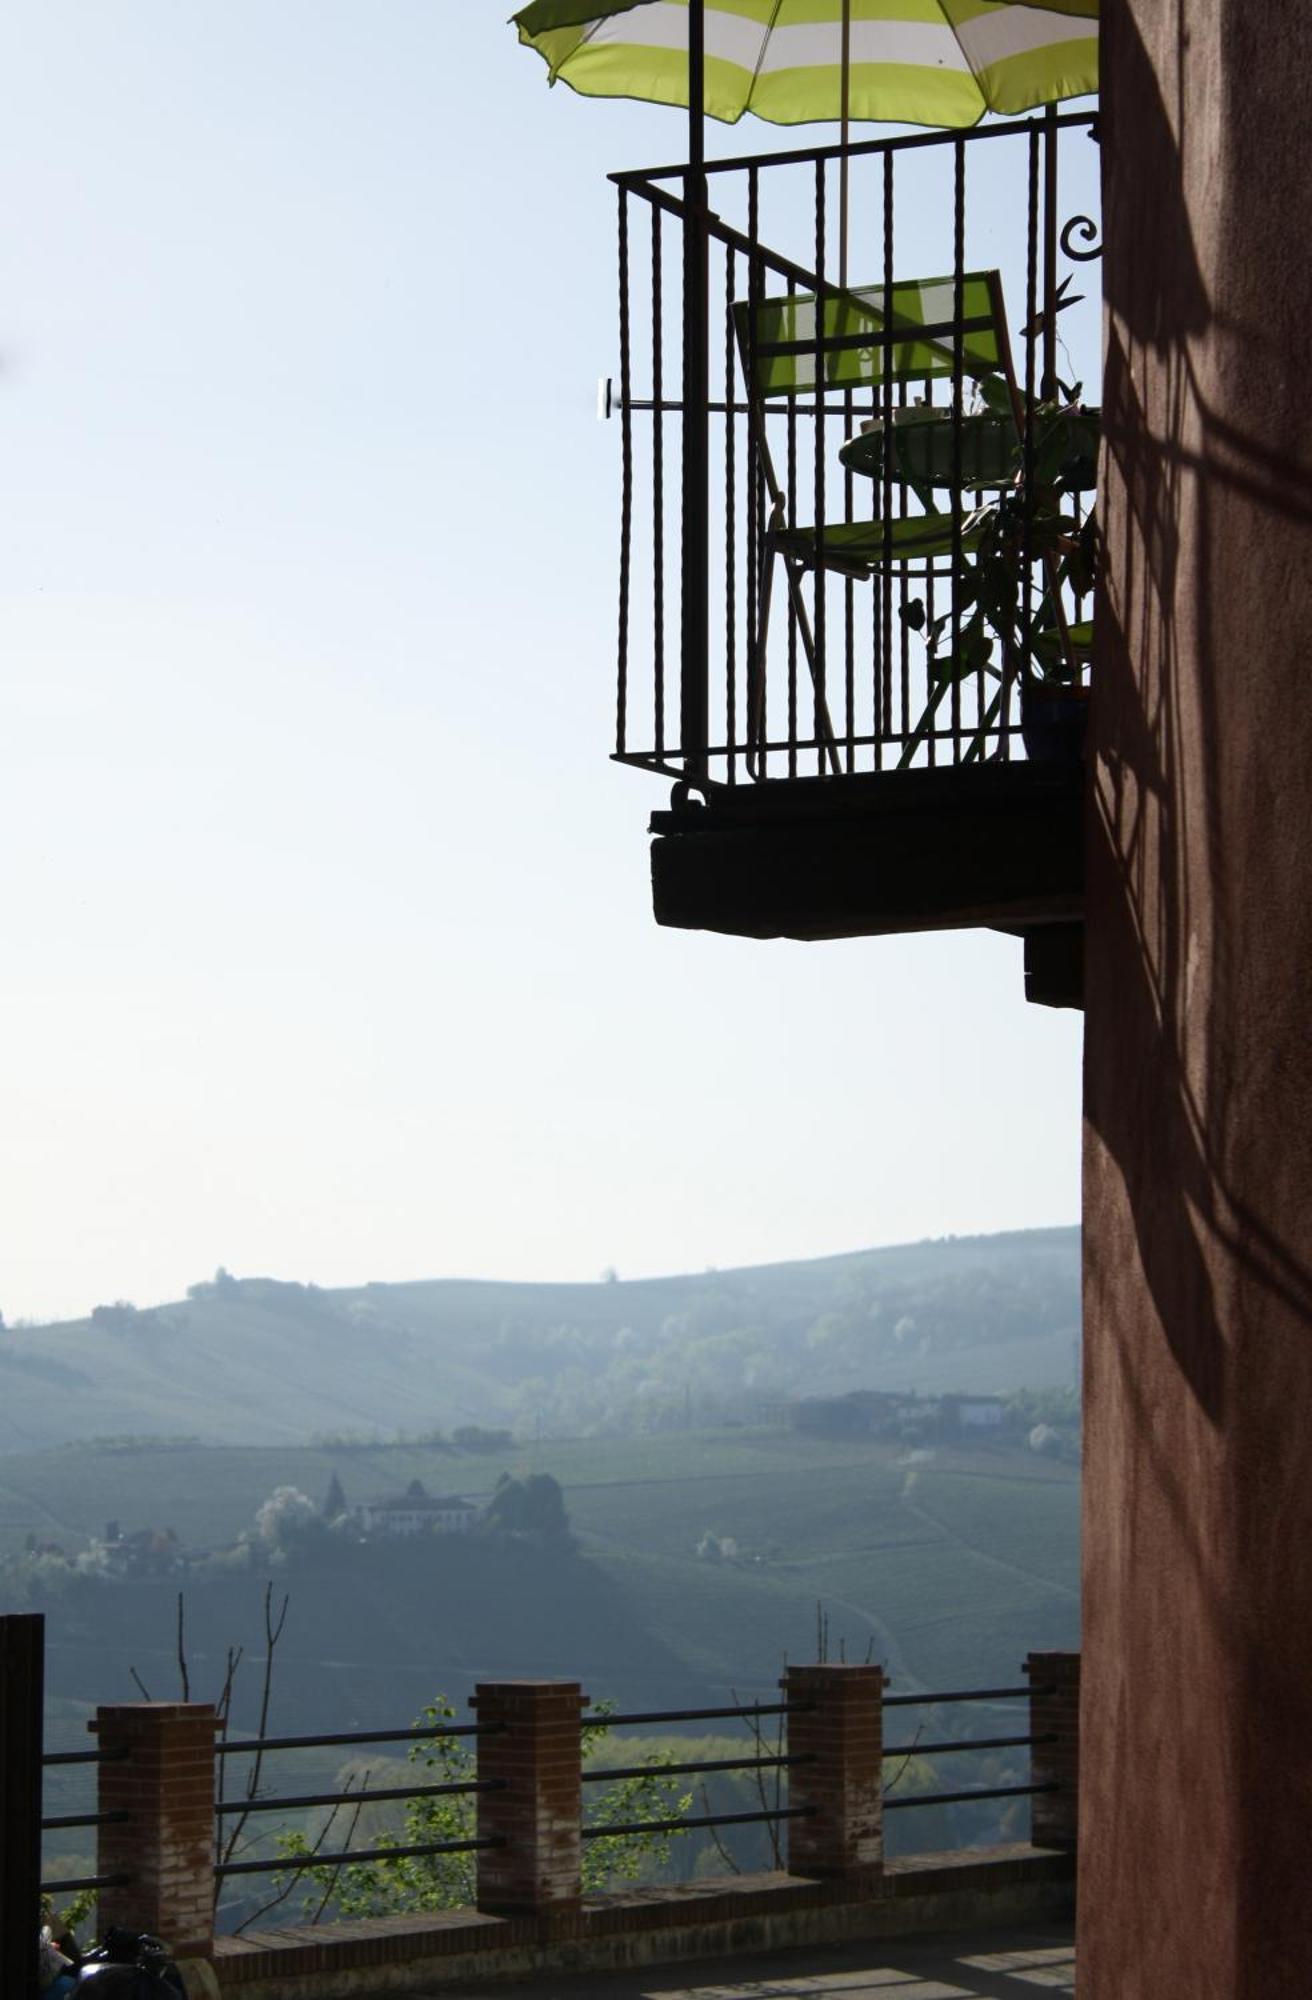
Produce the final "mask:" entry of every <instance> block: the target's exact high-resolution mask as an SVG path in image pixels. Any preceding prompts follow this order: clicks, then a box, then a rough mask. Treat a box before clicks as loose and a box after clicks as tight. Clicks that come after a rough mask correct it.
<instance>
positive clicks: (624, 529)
mask: <svg viewBox="0 0 1312 2000" xmlns="http://www.w3.org/2000/svg"><path fill="white" fill-rule="evenodd" d="M619 233H620V245H619V255H620V614H619V635H618V654H619V673H618V685H617V688H616V694H615V749H616V753H617V755H619V756H621V757H622V756H623V755H624V752H625V749H626V747H627V721H628V708H629V587H630V574H631V568H630V565H631V546H632V540H633V411H632V409H631V407H630V404H631V401H632V396H631V389H632V382H631V370H632V360H631V355H630V346H631V340H630V330H629V191H628V189H627V188H623V187H622V188H621V189H620V190H619Z"/></svg>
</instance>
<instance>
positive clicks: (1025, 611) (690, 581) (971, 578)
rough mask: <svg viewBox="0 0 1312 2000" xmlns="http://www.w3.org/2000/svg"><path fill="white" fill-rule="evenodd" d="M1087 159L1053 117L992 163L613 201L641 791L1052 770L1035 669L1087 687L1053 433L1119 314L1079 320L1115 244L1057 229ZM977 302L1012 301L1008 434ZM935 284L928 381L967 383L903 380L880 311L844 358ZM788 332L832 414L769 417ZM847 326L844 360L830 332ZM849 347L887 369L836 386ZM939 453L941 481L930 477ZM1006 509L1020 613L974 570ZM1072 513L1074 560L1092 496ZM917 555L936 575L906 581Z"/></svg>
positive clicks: (631, 657)
mask: <svg viewBox="0 0 1312 2000" xmlns="http://www.w3.org/2000/svg"><path fill="white" fill-rule="evenodd" d="M1091 135H1092V136H1096V121H1095V119H1094V117H1093V116H1092V115H1090V114H1084V113H1079V112H1060V113H1059V112H1058V111H1056V110H1055V109H1050V110H1049V111H1048V112H1047V113H1045V114H1042V115H1040V116H1038V117H1034V118H1029V119H1022V120H1016V121H1011V122H1008V123H998V124H992V125H985V126H982V127H979V128H977V129H975V130H973V131H970V132H965V133H947V134H941V133H930V134H925V133H920V134H915V135H913V136H910V137H899V138H891V139H876V140H870V141H867V142H863V143H860V144H856V145H852V146H850V147H848V148H846V149H844V148H839V147H817V148H807V149H798V150H793V151H789V152H783V153H776V154H768V155H762V156H754V157H743V158H735V159H727V160H719V161H708V162H707V163H706V165H705V173H704V178H702V177H700V176H698V175H697V174H694V173H693V172H691V171H690V170H689V169H688V168H687V167H683V166H672V167H663V168H658V169H653V170H649V171H645V172H633V173H624V174H616V175H614V176H613V177H612V178H613V179H614V181H615V183H616V186H617V189H618V203H619V217H618V225H619V239H618V244H619V264H618V276H619V372H618V378H617V382H616V383H615V384H612V385H608V394H607V405H608V408H610V409H611V410H613V411H614V412H615V413H616V414H618V417H619V424H620V459H621V505H620V552H619V613H618V682H617V706H616V743H615V756H616V757H617V759H618V760H619V761H621V762H625V763H630V764H634V765H637V766H639V767H642V768H645V769H648V770H652V771H655V772H660V773H663V774H664V775H666V776H668V777H670V778H673V779H675V780H676V781H682V782H687V783H691V784H693V785H696V786H698V787H700V788H703V789H704V788H705V787H706V786H707V785H714V784H735V783H741V782H752V781H761V780H767V779H771V778H795V777H798V776H804V775H811V776H815V777H821V778H838V777H844V776H852V775H856V774H858V773H868V772H879V771H886V770H890V769H894V768H897V767H899V766H916V767H920V766H925V765H932V764H939V763H945V764H960V763H965V762H977V761H983V760H986V759H987V760H995V761H998V760H1000V761H1006V760H1010V759H1012V758H1020V757H1024V755H1025V754H1026V752H1025V747H1024V740H1023V737H1024V721H1023V716H1022V691H1023V689H1024V688H1025V687H1026V686H1027V685H1028V684H1029V683H1030V682H1031V681H1032V680H1034V679H1036V678H1037V677H1038V675H1039V670H1040V668H1042V669H1043V672H1044V675H1045V677H1049V678H1050V677H1051V674H1052V672H1053V668H1054V658H1055V650H1054V649H1060V653H1061V664H1062V668H1063V673H1064V678H1065V680H1066V682H1067V683H1068V684H1074V685H1076V686H1078V685H1079V681H1080V674H1081V658H1082V648H1083V645H1084V640H1083V633H1084V630H1085V626H1086V623H1087V617H1088V605H1087V603H1086V602H1085V600H1084V598H1083V596H1082V595H1081V594H1080V592H1079V591H1078V590H1077V589H1075V588H1074V587H1073V586H1072V584H1071V582H1070V580H1069V579H1066V578H1063V577H1062V575H1060V574H1059V564H1058V562H1057V560H1056V558H1055V557H1054V555H1053V533H1052V527H1051V523H1050V522H1045V520H1043V519H1041V518H1040V517H1039V516H1038V515H1037V514H1036V512H1035V508H1036V506H1037V502H1038V499H1039V497H1040V496H1041V495H1042V494H1043V492H1044V491H1046V489H1045V487H1044V486H1043V484H1042V479H1046V478H1047V477H1048V471H1047V470H1046V469H1045V465H1046V458H1047V457H1048V456H1049V455H1050V454H1049V452H1048V444H1047V440H1048V439H1049V438H1050V436H1051V434H1052V424H1053V421H1054V419H1053V416H1052V412H1053V411H1054V410H1055V409H1056V408H1058V407H1059V406H1060V407H1063V408H1064V407H1066V406H1067V404H1066V396H1067V391H1068V390H1071V389H1073V388H1075V387H1076V384H1077V383H1078V382H1079V381H1081V380H1090V381H1091V380H1094V379H1096V371H1097V367H1098V343H1099V330H1098V308H1097V302H1096V299H1095V298H1094V297H1092V296H1090V295H1085V294H1079V293H1075V292H1072V290H1071V284H1072V281H1073V278H1074V277H1075V276H1076V275H1077V274H1078V270H1079V266H1080V264H1081V263H1083V262H1086V261H1088V260H1089V259H1090V258H1092V257H1096V256H1098V255H1099V254H1100V252H1099V249H1098V247H1097V245H1096V237H1097V228H1096V225H1095V223H1094V222H1093V221H1092V220H1090V218H1089V217H1088V216H1087V215H1085V214H1082V213H1079V212H1076V213H1074V214H1072V215H1071V216H1070V217H1069V219H1067V220H1066V221H1065V222H1064V223H1063V221H1062V215H1061V208H1060V203H1061V200H1062V196H1061V174H1060V171H1059V165H1060V162H1061V160H1062V159H1063V157H1064V156H1065V155H1066V154H1067V153H1068V152H1069V149H1070V147H1071V146H1072V145H1073V144H1074V142H1076V141H1084V142H1085V150H1086V152H1087V153H1088V154H1089V155H1090V156H1091V157H1092V158H1093V160H1094V162H1095V164H1096V155H1095V154H1094V153H1093V148H1092V147H1089V146H1088V145H1087V140H1088V138H1089V137H1090V136H1091ZM1077 164H1078V171H1076V172H1074V173H1073V174H1072V175H1071V176H1070V178H1072V179H1074V180H1075V181H1076V183H1077V185H1078V193H1077V197H1076V198H1077V199H1081V200H1087V201H1088V202H1089V203H1090V205H1096V193H1095V185H1094V184H1095V176H1094V175H1093V174H1091V173H1090V172H1089V171H1088V165H1089V163H1088V161H1087V160H1083V159H1079V160H1078V162H1077ZM840 176H842V177H844V179H845V182H846V188H847V201H846V207H847V210H848V214H849V221H848V224H847V227H848V232H849V234H848V242H847V244H846V245H845V246H844V245H840V244H839V243H838V240H837V227H838V223H837V215H838V209H839V203H838V201H837V200H836V199H835V184H836V182H837V181H838V180H839V178H840ZM703 190H706V193H705V194H704V195H703ZM690 243H691V246H692V247H691V250H690V247H689V246H690ZM1091 245H1092V246H1093V247H1090V246H1091ZM849 268H850V271H851V274H852V275H851V277H850V279H849V278H848V276H847V270H848V269H849ZM977 273H990V274H992V273H996V274H997V286H996V297H997V299H998V300H999V301H1001V306H1000V310H999V313H998V314H997V315H996V317H997V318H998V319H999V320H1000V321H1001V325H1000V326H999V327H998V329H997V331H998V332H999V334H1000V336H1001V342H1002V350H1001V351H1002V359H1001V360H1000V361H999V364H998V367H997V369H996V371H993V372H994V373H995V374H996V377H997V380H998V381H1002V382H1004V383H1007V382H1009V384H1010V391H1011V394H1010V400H1009V403H1008V405H1007V406H1006V407H1004V408H1003V409H1001V410H998V409H994V410H992V412H990V409H989V407H988V406H987V405H981V407H980V408H979V409H974V410H972V409H971V408H970V407H969V404H970V401H971V398H972V395H973V394H974V393H975V392H974V389H973V384H972V379H971V376H972V368H973V375H974V377H976V378H978V377H979V376H980V375H981V374H987V373H989V372H990V371H989V370H988V369H983V368H981V366H980V365H977V364H971V365H969V366H968V364H970V358H971V354H972V353H973V352H975V351H976V350H974V349H972V347H971V343H972V341H973V340H975V339H976V337H977V336H978V335H979V334H980V332H981V325H982V323H981V321H980V320H979V318H978V317H976V318H974V319H972V318H971V317H969V316H968V314H967V312H966V300H967V296H968V292H969V287H970V279H971V275H972V274H977ZM930 279H933V285H932V287H931V292H932V296H933V297H934V298H936V299H937V300H938V301H939V308H940V310H939V312H938V315H937V317H931V318H930V319H929V320H928V321H925V322H923V323H918V324H919V332H920V347H919V348H918V349H917V350H916V352H917V353H919V352H921V351H922V350H925V344H926V343H930V344H932V345H933V346H934V348H935V350H936V354H937V357H938V360H939V361H941V363H942V367H941V369H940V368H937V367H936V369H935V371H934V372H933V373H932V374H926V375H925V377H924V378H923V379H918V378H914V377H912V376H910V375H909V374H907V373H905V372H904V371H903V370H902V369H901V367H900V365H899V359H898V356H899V354H901V355H902V356H903V358H905V354H906V347H907V343H906V342H905V340H904V336H905V333H906V327H905V325H904V324H903V323H902V322H901V321H900V319H899V318H898V314H897V313H896V312H892V313H890V312H887V311H883V312H882V313H881V312H880V311H875V310H874V309H873V308H872V309H871V310H872V311H873V314H874V316H873V318H872V317H871V316H870V314H869V313H868V314H867V317H866V319H865V320H864V321H863V322H862V323H861V325H860V327H859V328H858V330H857V331H855V332H849V333H848V335H847V336H846V338H844V337H843V336H842V335H841V327H842V325H843V323H844V322H843V320H842V317H841V315H842V313H843V312H844V311H845V310H849V309H850V308H851V302H852V301H853V300H854V299H856V298H858V297H864V298H865V299H866V300H867V301H869V300H871V299H873V300H875V301H876V302H878V301H879V300H882V301H884V302H885V304H887V302H889V301H893V302H896V301H897V300H898V298H899V297H900V296H901V293H902V291H903V289H904V287H905V286H906V285H907V282H908V281H910V280H918V281H919V280H924V281H928V280H930ZM1095 290H1096V288H1095ZM930 295H931V294H930V293H926V294H925V296H926V297H929V296H930ZM813 301H818V302H820V303H819V305H818V306H816V305H814V304H811V303H810V302H813ZM771 302H777V303H778V305H779V309H780V312H781V313H782V314H783V315H784V318H785V321H786V323H788V324H789V325H791V328H792V331H793V333H794V334H795V336H796V337H795V338H794V339H793V341H792V342H791V347H792V351H793V352H794V353H795V354H796V355H797V356H798V359H799V363H802V364H805V363H810V368H809V373H810V389H809V393H805V392H804V391H803V389H802V388H801V387H800V384H801V376H799V378H798V382H796V383H794V385H793V388H792V390H791V392H790V393H778V392H777V391H767V390H766V389H764V388H763V387H762V386H761V382H760V379H759V377H760V362H761V359H762V356H763V355H764V353H765V348H764V346H759V347H758V342H759V340H760V329H761V326H762V324H763V322H762V309H763V307H765V306H767V305H769V304H770V303H771ZM827 312H832V314H834V315H836V316H837V317H836V319H835V326H836V327H837V328H838V329H840V331H839V332H837V333H829V332H826V314H827ZM808 314H809V319H808ZM808 326H810V328H811V329H812V334H813V338H812V337H811V335H808V333H807V331H806V329H807V327H808ZM788 344H789V343H787V342H785V343H784V345H785V346H787V345H788ZM812 346H813V347H814V355H813V357H812V356H811V355H810V353H809V349H810V348H811V347H812ZM844 347H846V348H847V349H848V350H858V349H859V350H860V352H861V354H863V355H864V356H865V357H866V362H864V363H862V364H861V365H860V366H856V367H855V368H854V369H846V370H845V369H844V368H843V367H842V366H841V365H836V364H835V360H834V357H835V354H836V353H837V354H839V355H841V352H842V350H843V348H844ZM771 351H772V352H773V351H774V350H773V349H772V350H771ZM926 351H927V350H926ZM1013 354H1014V357H1015V358H1014V359H1011V358H1009V357H1010V355H1013ZM866 363H868V365H866ZM806 372H807V369H806V367H803V368H802V375H805V374H806ZM863 375H864V377H865V378H866V379H860V378H862V376H863ZM753 384H754V385H755V386H751V385H753ZM995 401H996V396H995ZM1090 421H1091V423H1092V422H1093V420H1092V419H1090ZM914 427H919V430H920V433H921V438H920V442H919V446H918V449H919V451H920V452H921V455H922V456H923V455H924V454H925V453H928V454H929V459H930V461H931V462H929V463H928V464H926V465H922V466H920V467H919V469H917V466H916V465H915V464H913V463H910V462H908V453H909V451H910V450H911V447H912V446H913V445H915V444H916V440H915V439H913V438H912V437H911V431H912V429H913V428H914ZM1095 429H1096V426H1095ZM931 430H932V431H933V433H934V435H933V436H932V437H931V435H930V433H931ZM863 438H864V441H863ZM990 440H991V441H990ZM845 441H846V446H847V448H846V449H845V450H844V453H843V457H842V458H840V457H839V449H840V447H842V446H844V443H845ZM981 449H983V450H984V453H985V456H986V457H988V458H991V460H992V463H991V464H990V466H989V467H988V468H987V470H988V477H987V479H986V478H985V476H984V473H985V467H984V464H983V461H982V460H981V458H980V455H979V454H980V451H981ZM999 453H1001V454H1002V459H1001V460H999V458H998V454H999ZM913 456H914V454H913ZM944 492H946V495H947V498H946V500H945V499H944V498H943V494H944ZM1032 502H1033V504H1031V503H1032ZM1004 503H1005V505H1006V506H1007V507H1009V508H1010V509H1011V512H1010V514H1009V515H1008V516H1007V518H1008V519H1009V520H1010V521H1011V523H1012V526H1011V528H1010V529H1009V530H1008V531H1007V533H1008V534H1009V535H1010V542H1009V544H1008V546H1010V548H1011V557H1010V561H1011V566H1012V569H1013V571H1014V575H1015V584H1014V596H1015V603H1014V605H1012V606H1010V608H1008V604H1009V600H1008V599H1007V597H1006V587H1004V589H1003V593H1002V596H1001V597H999V596H998V591H997V589H996V588H995V584H994V581H991V580H990V578H991V574H992V573H991V572H988V571H987V570H986V567H985V561H984V558H983V557H980V558H979V559H978V560H977V554H978V551H979V549H981V548H983V547H984V546H985V545H986V544H987V546H988V548H990V549H992V550H994V551H996V548H997V546H998V544H999V529H998V526H997V524H998V523H999V522H1000V520H1001V518H1002V517H1001V515H1000V514H999V511H998V509H999V506H1000V505H1002V504H1004ZM1045 504H1046V503H1045ZM1064 504H1068V505H1069V509H1070V513H1069V523H1068V527H1069V533H1070V535H1071V536H1075V535H1076V534H1078V530H1079V529H1080V527H1081V526H1082V524H1083V522H1084V520H1085V519H1086V518H1087V515H1088V512H1089V506H1090V495H1089V492H1088V490H1087V486H1086V487H1085V488H1083V489H1080V490H1074V491H1071V492H1070V493H1069V494H1067V495H1065V496H1064ZM981 510H983V511H981ZM927 519H931V520H932V522H934V523H937V535H936V536H934V535H931V534H929V533H928V532H927V531H926V530H925V529H924V526H923V524H924V523H925V522H926V520H927ZM986 521H991V522H993V523H994V524H995V525H994V526H993V528H992V529H988V530H986V532H985V535H984V538H983V540H981V538H980V530H981V526H982V525H983V524H984V523H985V522H986ZM917 523H919V524H921V525H920V526H919V527H918V526H916V524H917ZM908 536H910V537H911V538H912V539H911V540H910V541H908V540H907V539H905V538H906V537H908ZM1003 540H1004V541H1005V537H1003ZM916 545H923V546H924V548H925V551H926V552H924V553H922V554H921V555H919V556H913V555H907V554H904V553H901V552H902V551H905V550H907V549H909V548H914V547H915V546H916ZM990 560H991V558H990ZM694 598H695V599H697V600H699V601H698V602H695V603H694V602H690V600H692V599H694ZM986 600H987V602H988V604H989V606H990V607H991V608H990V614H989V616H988V617H987V618H984V619H983V622H981V605H982V604H983V603H984V602H985V601H986ZM995 600H996V601H995ZM985 641H987V643H988V647H989V654H988V657H987V658H985V656H984V650H983V649H984V644H985Z"/></svg>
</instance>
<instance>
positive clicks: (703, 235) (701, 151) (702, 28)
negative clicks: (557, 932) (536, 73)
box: [679, 0, 710, 784]
mask: <svg viewBox="0 0 1312 2000" xmlns="http://www.w3.org/2000/svg"><path fill="white" fill-rule="evenodd" d="M705 123H706V0H689V6H688V170H687V172H686V174H685V175H684V196H683V198H684V218H683V422H682V445H683V454H682V455H683V480H682V498H683V561H682V564H681V571H682V586H683V588H682V597H681V606H680V634H679V637H680V674H679V732H680V740H681V743H682V748H683V770H684V776H685V778H686V779H687V780H688V781H689V782H690V783H693V784H697V783H699V782H703V781H704V780H705V778H706V768H707V758H706V752H707V747H708V745H709V742H710V733H709V732H710V570H709V552H708V547H707V543H708V540H709V535H710V505H709V494H710V470H709V466H710V412H709V409H708V398H709V396H710V329H709V323H708V311H709V303H708V294H709V290H710V286H709V263H710V239H709V230H708V216H707V191H706V150H705Z"/></svg>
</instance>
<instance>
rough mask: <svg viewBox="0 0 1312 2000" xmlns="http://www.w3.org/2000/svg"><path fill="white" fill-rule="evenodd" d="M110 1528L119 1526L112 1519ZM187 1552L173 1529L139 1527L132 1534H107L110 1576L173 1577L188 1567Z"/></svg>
mask: <svg viewBox="0 0 1312 2000" xmlns="http://www.w3.org/2000/svg"><path fill="white" fill-rule="evenodd" d="M107 1525H108V1526H109V1527H112V1528H115V1529H117V1526H118V1523H117V1522H115V1521H111V1522H109V1523H108V1524H107ZM186 1561H187V1557H186V1553H185V1551H184V1549H183V1546H182V1543H181V1542H180V1541H179V1540H178V1537H177V1535H176V1534H175V1533H174V1531H173V1529H172V1528H138V1529H136V1530H135V1531H134V1533H132V1534H130V1535H124V1534H119V1533H115V1534H114V1536H113V1537H112V1538H111V1537H110V1536H108V1535H106V1537H105V1551H104V1568H105V1574H106V1575H108V1576H123V1577H128V1576H172V1575H174V1574H175V1573H176V1572H177V1571H178V1570H180V1569H183V1568H184V1567H185V1566H186Z"/></svg>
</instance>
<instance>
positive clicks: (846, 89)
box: [838, 0, 852, 291]
mask: <svg viewBox="0 0 1312 2000" xmlns="http://www.w3.org/2000/svg"><path fill="white" fill-rule="evenodd" d="M839 60H840V63H841V65H842V83H841V89H842V110H841V118H842V124H841V128H840V131H841V138H842V146H843V151H842V155H841V157H840V159H839V162H838V283H839V286H840V288H841V289H842V290H843V291H846V290H847V143H848V139H849V137H850V135H851V129H852V0H843V45H842V52H841V55H840V58H839Z"/></svg>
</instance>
